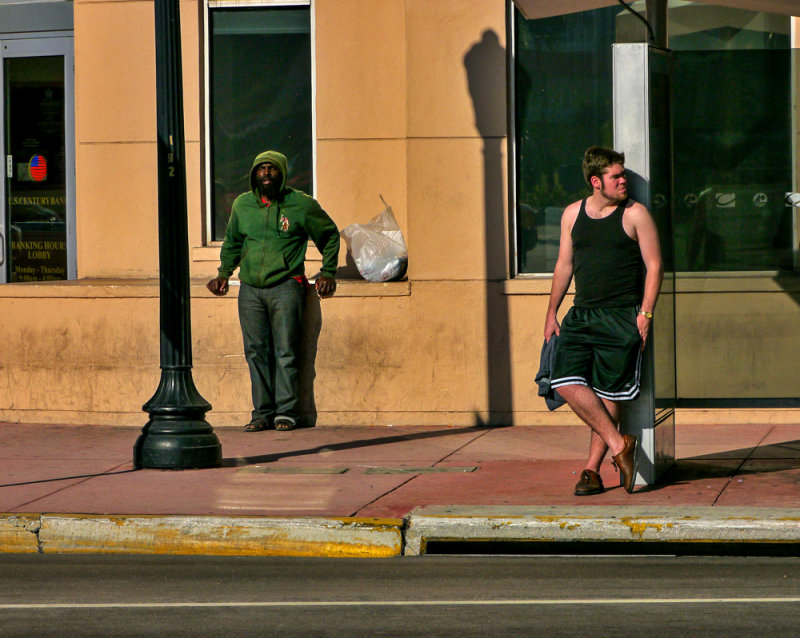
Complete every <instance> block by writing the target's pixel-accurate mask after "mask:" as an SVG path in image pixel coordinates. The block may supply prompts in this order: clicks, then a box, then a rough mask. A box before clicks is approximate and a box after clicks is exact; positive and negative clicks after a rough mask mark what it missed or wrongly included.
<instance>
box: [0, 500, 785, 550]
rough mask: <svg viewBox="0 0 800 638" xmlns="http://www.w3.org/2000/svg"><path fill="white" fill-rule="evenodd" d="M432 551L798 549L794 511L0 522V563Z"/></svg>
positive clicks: (532, 511) (586, 510)
mask: <svg viewBox="0 0 800 638" xmlns="http://www.w3.org/2000/svg"><path fill="white" fill-rule="evenodd" d="M431 542H443V543H446V542H476V543H477V542H495V543H503V542H506V543H507V542H533V543H535V542H550V543H552V542H564V543H580V542H628V543H630V542H634V543H648V542H662V543H663V542H668V543H800V510H798V509H775V508H724V507H674V508H670V507H663V508H643V507H613V508H592V507H580V508H574V507H573V508H568V507H522V506H520V507H512V506H502V507H473V506H469V507H467V506H464V507H456V506H428V507H422V508H418V509H416V510H414V511H413V512H412V513H411V514H410V515H409V516H408V517H407V518H406V519H394V518H386V519H384V518H354V517H330V518H324V517H293V518H266V517H218V516H159V515H140V516H133V515H121V516H107V515H90V514H0V553H40V554H102V553H116V554H195V555H206V556H307V557H331V558H334V557H340V558H343V557H361V558H388V557H395V556H402V555H405V556H420V555H423V554H425V553H426V552H427V545H428V543H431Z"/></svg>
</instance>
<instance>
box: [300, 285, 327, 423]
mask: <svg viewBox="0 0 800 638" xmlns="http://www.w3.org/2000/svg"><path fill="white" fill-rule="evenodd" d="M320 332H322V308H321V301H320V298H319V295H318V294H317V291H316V289H315V288H314V287H313V286H310V287H309V289H308V291H307V292H306V307H305V312H304V313H303V343H302V350H301V352H300V381H299V388H298V392H299V401H300V406H299V413H300V421H301V424H302V425H303V426H307V427H314V426H315V425H316V424H317V403H316V400H315V398H314V380H315V379H316V378H317V370H316V361H317V344H318V343H319V335H320Z"/></svg>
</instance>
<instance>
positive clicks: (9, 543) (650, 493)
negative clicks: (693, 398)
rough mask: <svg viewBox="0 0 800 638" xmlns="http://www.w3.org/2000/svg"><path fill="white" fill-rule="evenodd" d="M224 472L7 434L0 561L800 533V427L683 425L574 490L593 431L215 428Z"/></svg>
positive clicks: (6, 429) (97, 442)
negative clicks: (596, 489)
mask: <svg viewBox="0 0 800 638" xmlns="http://www.w3.org/2000/svg"><path fill="white" fill-rule="evenodd" d="M215 432H216V434H217V436H218V437H219V439H220V441H221V443H222V452H223V457H224V461H223V467H222V468H218V469H208V470H183V471H169V470H167V471H164V470H138V471H135V470H133V467H132V457H133V444H134V442H135V441H136V439H137V437H138V435H139V433H140V430H139V428H122V427H96V426H85V427H79V426H58V425H30V424H0V512H4V514H0V551H2V552H12V551H15V552H16V551H20V552H45V553H48V552H140V553H141V552H146V553H153V552H155V553H203V554H243V555H247V554H260V555H323V556H395V555H400V554H420V553H425V551H426V546H427V543H429V542H432V541H454V540H484V541H486V540H495V541H496V540H505V541H537V540H539V541H565V542H567V541H608V540H619V541H634V542H641V541H644V542H646V541H683V542H686V541H708V540H720V541H732V542H733V541H735V542H746V541H758V542H797V541H800V424H798V425H777V424H764V425H731V426H680V425H679V426H678V427H677V428H676V440H677V450H676V456H677V462H676V464H675V465H674V467H673V468H672V469H671V470H670V471H669V472H668V473H667V474H666V475H665V476H664V477H663V479H662V481H661V482H660V483H659V484H658V485H656V486H654V487H650V488H648V487H640V488H638V489H637V491H636V492H634V494H626V493H625V491H624V490H623V489H622V488H620V487H618V486H617V485H618V482H619V479H618V475H617V474H616V473H615V472H614V469H613V468H612V466H611V464H610V463H608V462H607V463H606V464H605V465H604V467H603V470H602V477H603V481H604V482H605V484H606V488H607V490H606V492H605V493H603V494H600V495H597V496H590V497H576V496H574V495H573V494H572V487H573V485H574V484H575V482H576V481H577V480H578V478H579V473H580V470H581V469H582V467H583V465H582V463H583V459H584V455H585V452H586V446H587V445H588V431H587V430H586V428H584V427H564V426H552V427H550V426H548V427H510V428H483V427H481V428H455V427H403V428H396V427H347V428H345V427H339V428H332V427H317V428H306V429H299V430H295V431H294V432H275V431H266V432H260V433H246V432H244V431H243V430H241V429H238V428H237V429H230V428H215Z"/></svg>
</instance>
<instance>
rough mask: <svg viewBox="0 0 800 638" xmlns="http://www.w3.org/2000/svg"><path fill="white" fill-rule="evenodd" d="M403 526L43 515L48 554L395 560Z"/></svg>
mask: <svg viewBox="0 0 800 638" xmlns="http://www.w3.org/2000/svg"><path fill="white" fill-rule="evenodd" d="M402 531H403V521H402V520H396V519H375V518H312V517H296V518H262V517H240V518H234V517H214V516H208V517H201V516H91V515H56V514H49V515H42V518H41V529H40V530H39V545H40V548H41V551H42V552H44V553H46V554H48V553H61V554H67V553H131V554H203V555H224V556H325V557H370V558H382V557H389V556H399V555H400V554H401V553H402V540H403V539H402Z"/></svg>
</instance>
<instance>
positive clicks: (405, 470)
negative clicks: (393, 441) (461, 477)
mask: <svg viewBox="0 0 800 638" xmlns="http://www.w3.org/2000/svg"><path fill="white" fill-rule="evenodd" d="M477 469H478V466H477V465H462V466H450V467H446V466H442V467H369V468H367V469H366V470H365V471H364V473H365V474H439V473H444V472H461V473H464V472H474V471H475V470H477Z"/></svg>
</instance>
